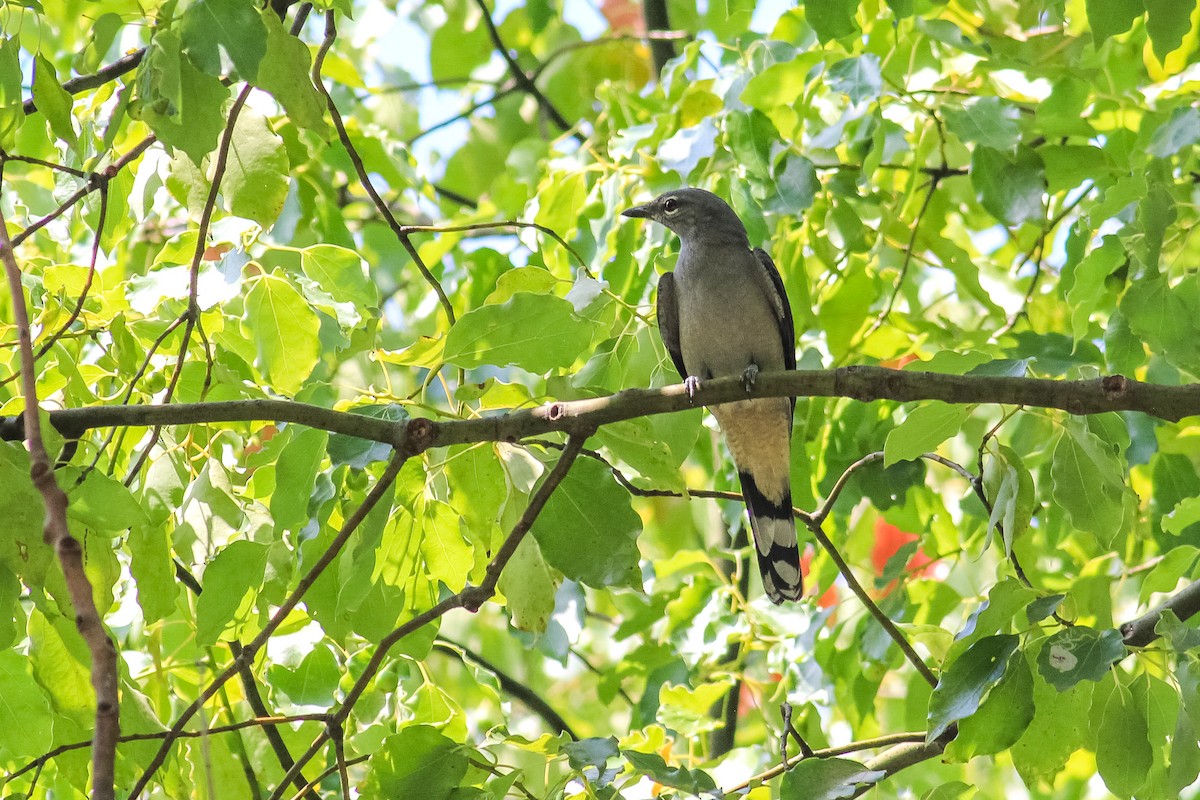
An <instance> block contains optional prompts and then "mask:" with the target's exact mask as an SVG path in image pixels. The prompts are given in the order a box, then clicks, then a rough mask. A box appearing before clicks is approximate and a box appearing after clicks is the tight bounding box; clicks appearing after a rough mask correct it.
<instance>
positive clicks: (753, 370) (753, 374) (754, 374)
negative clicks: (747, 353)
mask: <svg viewBox="0 0 1200 800" xmlns="http://www.w3.org/2000/svg"><path fill="white" fill-rule="evenodd" d="M757 380H758V364H751V365H750V366H748V367H746V371H745V372H743V373H742V386H744V387H746V394H750V390H751V389H753V388H754V382H755V381H757Z"/></svg>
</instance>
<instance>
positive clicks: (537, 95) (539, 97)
mask: <svg viewBox="0 0 1200 800" xmlns="http://www.w3.org/2000/svg"><path fill="white" fill-rule="evenodd" d="M475 4H476V5H477V6H479V11H480V12H481V13H482V14H483V24H484V25H485V26H487V29H488V36H489V37H491V40H492V45H493V46H494V47H495V48H496V52H497V53H499V54H500V57H501V58H503V59H504V63H506V64H508V71H509V72H510V73H511V74H512V77H513V80H515V81H516V82H517V87H518V88H519V89H520V90H521V91H523V92H525V93H526V94H528V95H529V96H530V97H532V98H533V99H534V100H536V101H537V104H538V106H539V107H540V108H541V109H542V111H544V112H545V113H546V116H547V117H549V118H550V121H551V122H553V123H554V124H555V126H557V127H558V129H559V130H561V131H563V132H564V133H566V132H567V131H569V130H571V128H572V127H574V126H573V125H571V123H570V122H567V119H566V117H564V116H563V115H562V112H560V111H559V110H558V109H557V108H556V107H555V106H554V104H553V103H551V102H550V98H548V97H546V95H545V94H543V93H542V90H541V89H539V88H538V87H537V84H535V83H534V82H533V79H531V78H530V77H529V76H528V75H526V74H525V70H523V69H522V68H521V65H520V64H518V63H517V60H516V59H515V58H513V55H512V53H510V52H509V51H508V48H507V47H506V46H505V44H504V40H503V39H501V38H500V31H499V30H497V28H496V22H495V20H493V19H492V12H490V11H489V10H488V7H487V0H475ZM573 135H574V137H575V138H576V139H578V140H579V141H580V142H583V141H586V139H585V138H584V137H583V135H582V134H580V133H578V132H576V133H574V134H573Z"/></svg>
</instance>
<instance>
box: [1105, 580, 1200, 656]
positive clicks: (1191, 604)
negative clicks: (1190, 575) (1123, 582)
mask: <svg viewBox="0 0 1200 800" xmlns="http://www.w3.org/2000/svg"><path fill="white" fill-rule="evenodd" d="M1168 609H1169V610H1170V611H1172V612H1174V613H1175V616H1177V617H1179V619H1180V620H1181V621H1185V622H1186V621H1187V620H1189V619H1191V618H1192V617H1194V616H1195V615H1196V612H1198V611H1200V581H1193V582H1192V583H1189V584H1188V585H1187V586H1185V587H1183V588H1182V589H1180V590H1179V591H1178V592H1177V593H1176V594H1173V595H1171V597H1169V598H1168V599H1167V600H1166V601H1165V602H1163V603H1162V604H1161V605H1159V606H1156V607H1155V608H1154V609H1152V610H1150V611H1148V612H1146V613H1145V614H1143V615H1142V616H1140V617H1138V618H1137V619H1135V620H1131V621H1129V622H1126V623H1124V624H1123V625H1121V627H1120V629H1119V630H1120V631H1121V640H1122V641H1123V642H1124V643H1125V646H1126V647H1145V646H1146V645H1148V644H1150V643H1151V642H1153V641H1154V640H1155V639H1157V638H1158V632H1157V631H1155V630H1154V629H1155V627H1156V626H1157V625H1158V620H1159V617H1161V616H1162V612H1164V611H1166V610H1168Z"/></svg>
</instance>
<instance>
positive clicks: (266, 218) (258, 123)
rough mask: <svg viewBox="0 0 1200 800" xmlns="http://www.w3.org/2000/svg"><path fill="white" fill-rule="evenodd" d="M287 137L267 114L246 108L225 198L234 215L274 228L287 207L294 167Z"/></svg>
mask: <svg viewBox="0 0 1200 800" xmlns="http://www.w3.org/2000/svg"><path fill="white" fill-rule="evenodd" d="M290 166H291V165H290V164H289V163H288V157H287V153H286V152H285V150H284V147H283V140H282V139H280V138H279V137H278V136H276V135H275V134H274V133H273V132H272V131H271V128H270V127H269V126H268V125H267V120H266V118H265V117H262V116H259V115H258V114H255V113H253V112H251V111H249V110H246V109H243V110H242V113H241V114H239V115H238V118H237V123H236V124H235V125H234V128H233V140H232V141H231V142H230V148H229V160H228V162H227V166H226V169H225V179H224V181H222V183H221V197H222V198H223V199H224V200H225V206H226V208H227V209H228V210H229V212H230V213H231V214H236V215H237V216H239V217H245V218H246V219H252V220H254V221H255V222H257V223H258V224H259V225H261V226H262V227H264V228H268V227H270V226H271V225H272V224H273V223H274V222H275V220H276V219H277V218H278V217H279V212H280V211H282V210H283V201H284V200H286V199H287V194H288V170H289V169H290Z"/></svg>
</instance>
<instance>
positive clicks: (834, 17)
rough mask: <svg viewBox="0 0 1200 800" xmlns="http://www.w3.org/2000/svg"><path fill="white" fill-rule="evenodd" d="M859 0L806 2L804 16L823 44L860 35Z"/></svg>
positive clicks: (814, 0) (808, 0)
mask: <svg viewBox="0 0 1200 800" xmlns="http://www.w3.org/2000/svg"><path fill="white" fill-rule="evenodd" d="M857 13H858V0H805V3H804V15H805V17H806V18H807V19H808V24H809V25H811V26H812V28H813V30H814V31H816V32H817V38H818V39H820V40H821V44H825V43H826V42H828V41H830V40H831V39H841V38H842V37H843V36H851V35H853V34H855V33H858V30H859V28H858V24H857V23H856V22H855V21H854V16H855V14H857Z"/></svg>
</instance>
